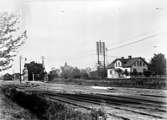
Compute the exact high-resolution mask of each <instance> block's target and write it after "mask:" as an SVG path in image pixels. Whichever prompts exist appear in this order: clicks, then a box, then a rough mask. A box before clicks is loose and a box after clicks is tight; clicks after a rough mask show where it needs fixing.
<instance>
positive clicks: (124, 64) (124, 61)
mask: <svg viewBox="0 0 167 120" xmlns="http://www.w3.org/2000/svg"><path fill="white" fill-rule="evenodd" d="M138 59H142V60H143V61H144V62H145V63H146V64H148V63H147V62H146V61H145V60H144V58H142V57H134V58H126V59H125V58H117V59H115V60H114V61H113V62H112V63H111V64H109V65H108V66H107V68H114V63H115V62H116V61H117V60H120V61H121V62H122V67H130V66H132V65H133V64H134V63H135V62H136V61H137V60H138Z"/></svg>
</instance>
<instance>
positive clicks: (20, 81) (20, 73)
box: [19, 56, 22, 83]
mask: <svg viewBox="0 0 167 120" xmlns="http://www.w3.org/2000/svg"><path fill="white" fill-rule="evenodd" d="M19 59H20V62H19V64H20V83H21V59H22V57H21V56H20V57H19Z"/></svg>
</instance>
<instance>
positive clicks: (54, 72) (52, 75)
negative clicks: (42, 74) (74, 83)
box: [48, 69, 60, 81]
mask: <svg viewBox="0 0 167 120" xmlns="http://www.w3.org/2000/svg"><path fill="white" fill-rule="evenodd" d="M59 72H60V70H59V69H52V70H51V71H50V72H49V74H48V77H49V81H51V80H53V79H54V78H57V77H59Z"/></svg>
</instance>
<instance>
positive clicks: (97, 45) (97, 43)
mask: <svg viewBox="0 0 167 120" xmlns="http://www.w3.org/2000/svg"><path fill="white" fill-rule="evenodd" d="M96 48H97V72H98V77H99V76H100V75H99V42H96Z"/></svg>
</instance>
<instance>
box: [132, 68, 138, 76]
mask: <svg viewBox="0 0 167 120" xmlns="http://www.w3.org/2000/svg"><path fill="white" fill-rule="evenodd" d="M131 75H132V76H137V75H138V72H137V70H136V69H135V68H134V69H133V71H132V72H131Z"/></svg>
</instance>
